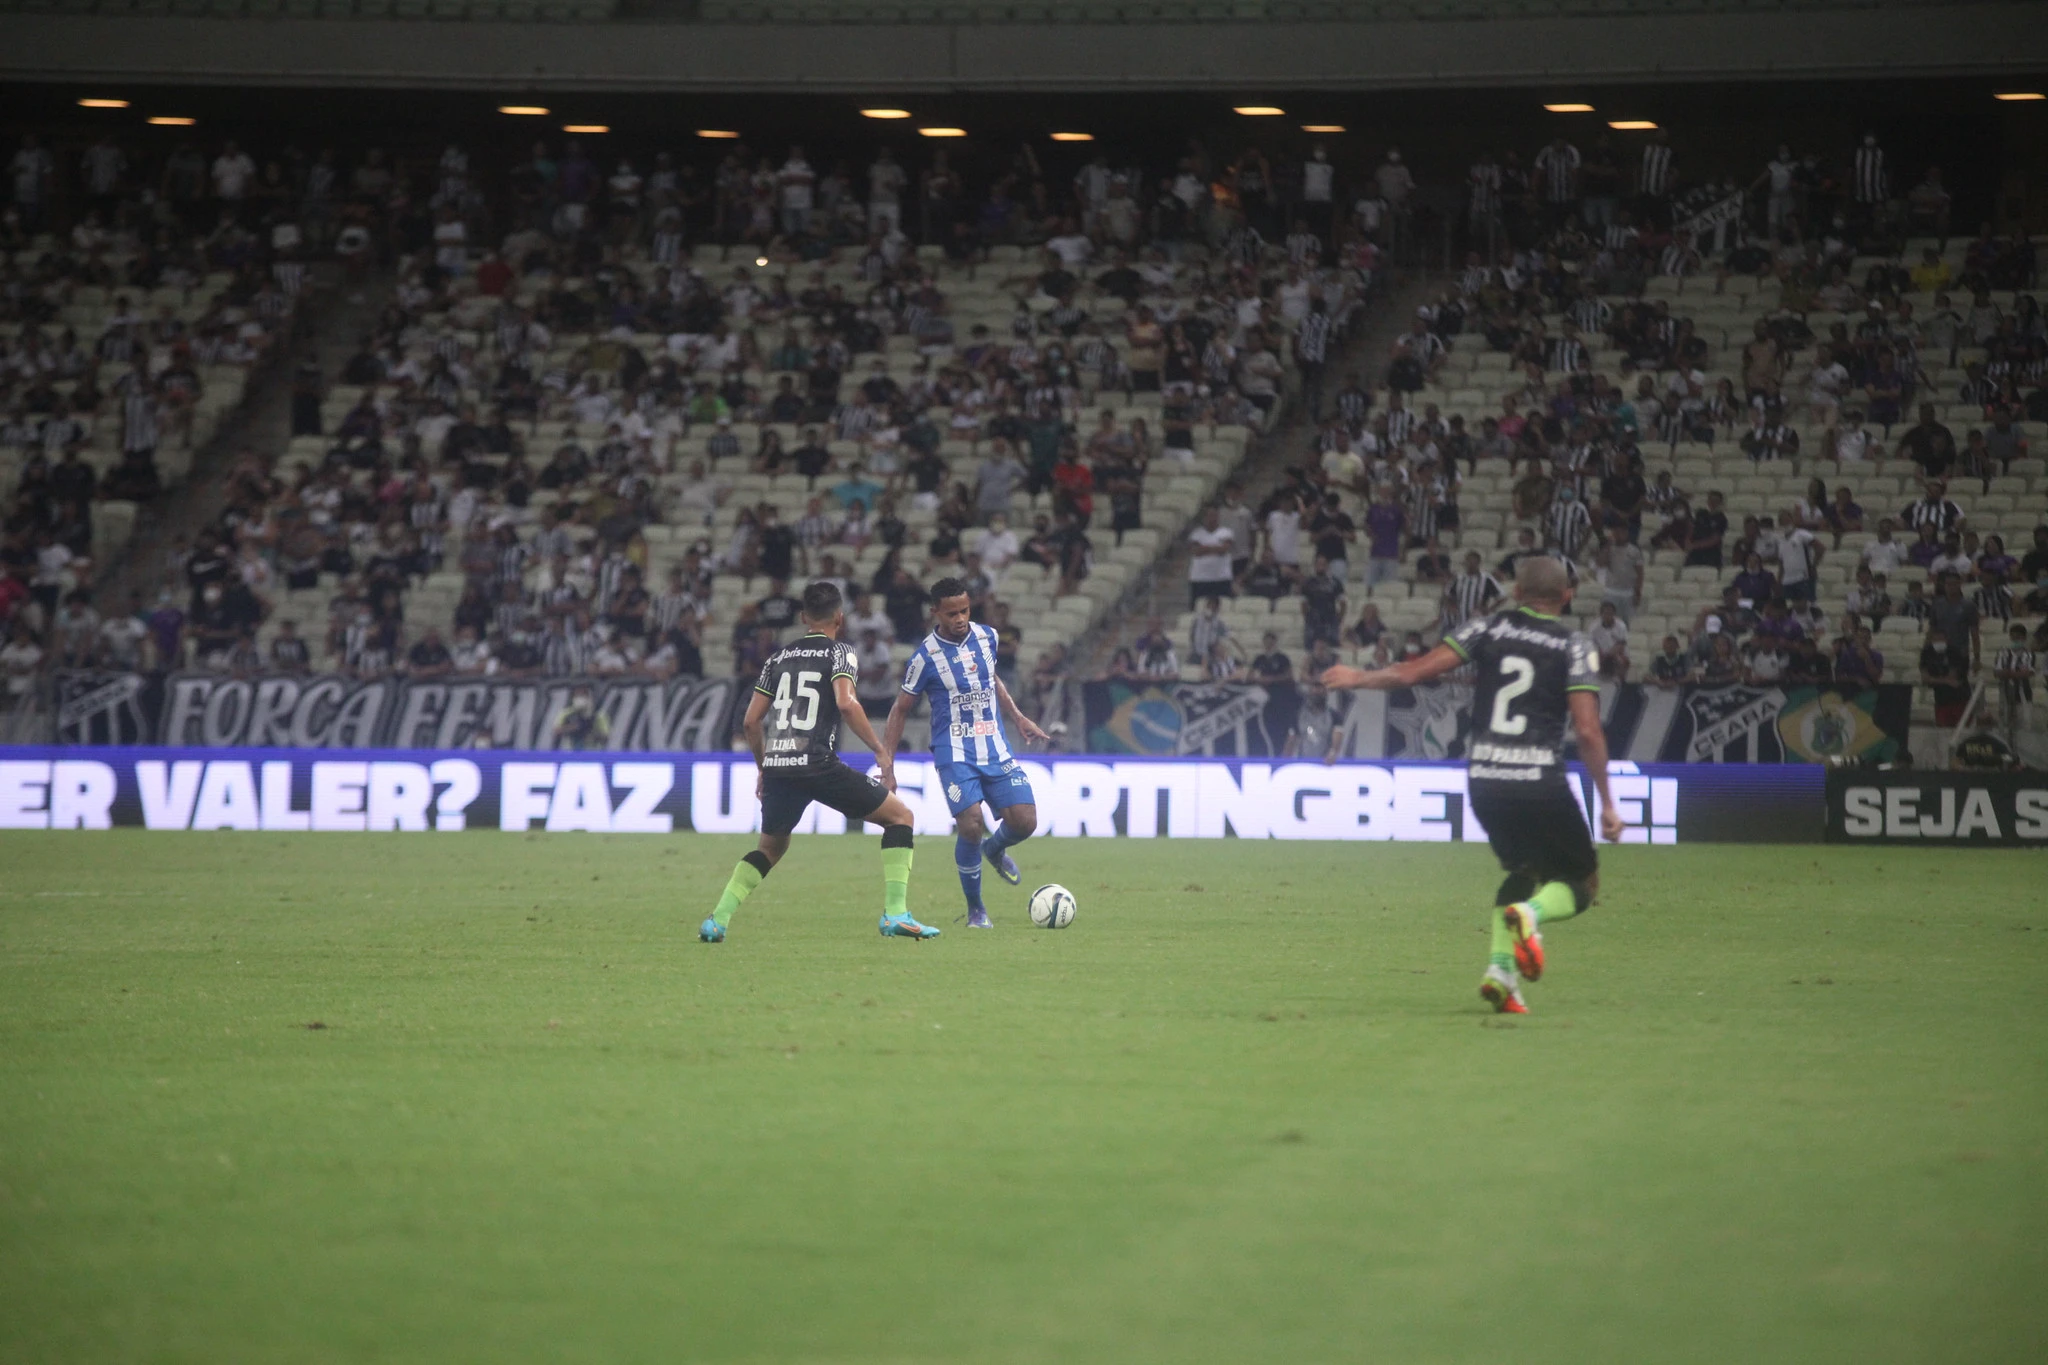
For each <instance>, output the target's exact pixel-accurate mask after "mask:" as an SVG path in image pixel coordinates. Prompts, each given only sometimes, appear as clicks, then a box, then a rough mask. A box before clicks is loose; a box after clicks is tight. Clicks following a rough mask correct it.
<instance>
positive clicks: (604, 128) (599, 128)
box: [562, 123, 612, 133]
mask: <svg viewBox="0 0 2048 1365" xmlns="http://www.w3.org/2000/svg"><path fill="white" fill-rule="evenodd" d="M611 130H612V126H611V125H610V124H609V123H565V124H563V125H562V131H563V132H565V133H609V132H610V131H611Z"/></svg>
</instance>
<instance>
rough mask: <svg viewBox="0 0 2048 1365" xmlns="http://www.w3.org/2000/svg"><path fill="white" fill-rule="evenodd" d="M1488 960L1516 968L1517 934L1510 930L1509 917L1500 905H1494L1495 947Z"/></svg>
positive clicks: (1502, 966)
mask: <svg viewBox="0 0 2048 1365" xmlns="http://www.w3.org/2000/svg"><path fill="white" fill-rule="evenodd" d="M1486 960H1487V961H1488V962H1490V963H1492V964H1493V965H1494V966H1496V967H1501V968H1505V969H1506V970H1508V971H1513V970H1514V969H1515V936H1514V935H1513V934H1512V933H1510V932H1509V931H1508V922H1507V919H1506V917H1505V916H1503V915H1502V914H1501V907H1500V906H1498V905H1496V906H1494V907H1493V949H1492V951H1491V952H1490V953H1488V955H1487V958H1486Z"/></svg>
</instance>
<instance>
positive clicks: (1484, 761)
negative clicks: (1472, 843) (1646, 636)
mask: <svg viewBox="0 0 2048 1365" xmlns="http://www.w3.org/2000/svg"><path fill="white" fill-rule="evenodd" d="M1571 600H1572V589H1571V580H1570V578H1569V577H1568V576H1567V575H1566V573H1565V569H1564V565H1562V564H1560V563H1559V562H1558V561H1557V560H1555V559H1550V558H1544V557H1538V556H1533V555H1532V556H1525V557H1524V558H1523V559H1522V560H1521V562H1520V563H1518V564H1517V565H1516V566H1515V605H1514V606H1513V607H1512V608H1511V609H1509V610H1507V611H1502V612H1497V613H1495V614H1494V615H1492V616H1488V617H1483V618H1475V619H1474V620H1471V621H1467V622H1466V623H1465V624H1464V625H1462V626H1459V627H1458V628H1457V629H1456V630H1454V631H1452V632H1451V633H1450V634H1449V635H1446V636H1445V637H1444V640H1443V643H1442V644H1440V645H1438V646H1437V647H1436V648H1435V649H1433V650H1431V651H1430V652H1429V653H1427V654H1424V655H1423V656H1422V657H1420V658H1418V659H1411V660H1409V661H1408V662H1406V663H1401V664H1396V665H1394V666H1393V667H1391V668H1376V669H1372V670H1370V671H1368V670H1364V669H1357V668H1345V667H1342V666H1339V667H1337V668H1332V669H1329V670H1327V671H1326V672H1325V673H1324V674H1323V685H1324V686H1325V687H1329V688H1340V687H1346V688H1369V689H1374V690H1378V691H1395V690H1398V689H1401V688H1408V687H1416V686H1419V685H1420V684H1422V683H1426V682H1428V681H1430V680H1431V679H1432V678H1440V677H1442V676H1443V675H1444V674H1446V673H1449V672H1451V671H1452V670H1454V669H1459V668H1463V667H1465V666H1466V665H1468V664H1469V665H1471V666H1472V669H1473V671H1474V673H1475V674H1476V677H1475V678H1474V680H1473V684H1472V737H1471V740H1470V741H1469V745H1470V747H1469V751H1468V753H1467V755H1466V775H1467V790H1468V791H1469V793H1470V801H1471V810H1472V813H1473V814H1474V815H1476V816H1478V817H1479V821H1480V823H1481V824H1483V825H1485V826H1486V837H1487V840H1488V842H1489V843H1491V844H1492V845H1493V852H1494V856H1495V857H1497V858H1499V859H1500V865H1501V866H1502V867H1503V868H1505V869H1506V870H1507V874H1508V875H1507V880H1506V881H1504V882H1502V883H1501V884H1500V892H1499V894H1498V895H1496V896H1495V897H1494V910H1493V946H1492V954H1491V960H1490V962H1489V963H1488V965H1487V968H1486V975H1485V976H1484V977H1483V978H1481V980H1480V983H1479V994H1480V996H1481V998H1483V999H1484V1000H1485V1001H1486V1002H1487V1003H1488V1004H1490V1005H1492V1006H1493V1008H1494V1010H1495V1011H1496V1012H1497V1013H1501V1014H1526V1013H1528V1004H1527V1002H1526V1001H1525V1000H1524V999H1523V997H1522V983H1523V982H1525V981H1534V980H1536V978H1538V977H1540V976H1542V975H1543V935H1542V932H1541V930H1540V927H1539V926H1541V925H1543V924H1547V923H1549V922H1550V921H1552V920H1561V919H1570V918H1571V917H1572V916H1573V915H1576V914H1578V913H1579V912H1580V911H1581V910H1584V909H1585V908H1586V907H1587V906H1589V905H1591V904H1592V903H1593V898H1594V896H1595V895H1596V894H1597V893H1598V892H1599V890H1600V861H1599V857H1598V855H1597V854H1596V853H1595V852H1594V851H1593V840H1592V838H1591V836H1590V835H1589V833H1588V832H1587V829H1586V820H1585V816H1584V815H1583V814H1582V813H1581V811H1580V809H1579V803H1578V801H1577V800H1576V799H1575V798H1574V797H1573V796H1572V792H1571V787H1570V786H1569V784H1568V783H1567V782H1566V780H1565V771H1564V746H1565V731H1566V728H1567V722H1569V727H1570V729H1571V731H1572V732H1573V733H1574V734H1575V735H1576V736H1577V738H1578V741H1579V759H1580V761H1581V762H1583V763H1584V764H1585V765H1586V771H1587V772H1589V773H1591V774H1592V775H1593V785H1594V787H1595V789H1597V790H1598V791H1599V793H1600V834H1601V837H1602V838H1604V839H1606V840H1607V841H1608V842H1609V843H1613V842H1615V841H1616V840H1619V839H1620V838H1621V817H1620V816H1619V815H1618V814H1616V813H1615V809H1614V801H1613V798H1612V797H1611V796H1610V795H1609V793H1608V790H1607V735H1606V732H1605V731H1603V730H1602V729H1601V728H1600V678H1599V656H1598V654H1597V652H1596V651H1595V650H1594V648H1593V643H1592V641H1590V640H1588V639H1587V638H1586V637H1585V635H1584V634H1583V633H1582V632H1580V631H1579V630H1577V629H1576V628H1575V627H1574V626H1573V625H1572V624H1571V623H1570V622H1569V621H1565V620H1563V619H1561V618H1562V617H1563V615H1564V609H1565V608H1566V607H1567V606H1569V605H1570V604H1571Z"/></svg>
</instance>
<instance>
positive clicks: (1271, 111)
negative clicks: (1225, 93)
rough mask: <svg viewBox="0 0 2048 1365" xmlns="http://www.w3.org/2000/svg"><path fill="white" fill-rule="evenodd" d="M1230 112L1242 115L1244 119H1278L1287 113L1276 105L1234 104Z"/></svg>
mask: <svg viewBox="0 0 2048 1365" xmlns="http://www.w3.org/2000/svg"><path fill="white" fill-rule="evenodd" d="M1230 112H1231V113H1233V114H1243V115H1244V116H1245V117H1246V118H1278V117H1279V116H1280V115H1282V114H1284V113H1286V112H1287V111H1286V110H1285V109H1282V108H1281V107H1280V106H1279V105H1277V104H1234V105H1232V106H1231V107H1230Z"/></svg>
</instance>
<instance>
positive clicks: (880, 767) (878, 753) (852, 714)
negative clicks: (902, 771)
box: [832, 673, 903, 791]
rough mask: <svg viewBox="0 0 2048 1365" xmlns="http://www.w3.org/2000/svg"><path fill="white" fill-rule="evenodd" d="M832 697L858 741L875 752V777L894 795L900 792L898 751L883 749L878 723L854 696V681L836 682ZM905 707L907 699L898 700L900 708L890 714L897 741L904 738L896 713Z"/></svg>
mask: <svg viewBox="0 0 2048 1365" xmlns="http://www.w3.org/2000/svg"><path fill="white" fill-rule="evenodd" d="M832 695H833V697H834V698H836V699H837V700H838V702H839V715H840V718H841V719H842V720H844V721H845V722H846V728H847V729H849V730H851V731H853V734H854V737H855V738H856V739H858V740H859V741H860V742H861V743H863V744H865V745H867V746H868V748H869V749H871V750H873V752H874V755H875V776H876V777H877V779H878V780H880V782H881V784H882V785H883V786H884V787H886V788H888V789H889V790H890V791H895V790H896V750H895V748H894V747H893V746H891V747H889V748H886V749H885V748H883V747H882V741H881V740H879V739H877V738H875V723H874V722H873V721H871V720H869V719H868V713H867V712H866V711H865V710H864V709H862V707H861V704H860V698H859V696H857V695H856V694H855V693H854V690H853V679H851V678H849V677H847V676H846V675H845V674H844V673H842V674H840V675H839V676H838V677H836V678H834V679H833V680H832ZM902 705H903V698H901V697H898V698H897V699H896V706H895V707H892V708H891V709H890V711H889V723H890V724H891V725H894V726H895V730H896V737H897V738H898V739H901V738H902V737H903V727H902V726H900V725H895V721H896V712H897V710H898V709H900V708H901V707H902Z"/></svg>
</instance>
